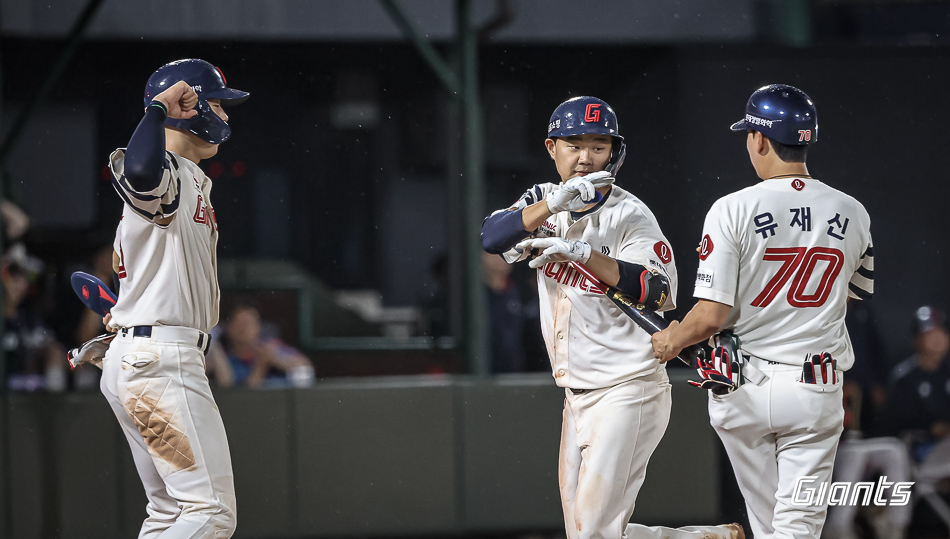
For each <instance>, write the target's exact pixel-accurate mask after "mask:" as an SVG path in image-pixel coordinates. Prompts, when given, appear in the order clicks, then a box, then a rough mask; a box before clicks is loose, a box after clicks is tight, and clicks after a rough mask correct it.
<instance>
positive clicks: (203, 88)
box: [145, 58, 251, 144]
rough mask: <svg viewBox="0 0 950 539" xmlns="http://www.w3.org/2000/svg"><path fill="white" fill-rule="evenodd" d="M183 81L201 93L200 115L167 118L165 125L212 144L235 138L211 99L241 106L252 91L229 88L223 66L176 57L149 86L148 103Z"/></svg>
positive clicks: (225, 104) (227, 104)
mask: <svg viewBox="0 0 950 539" xmlns="http://www.w3.org/2000/svg"><path fill="white" fill-rule="evenodd" d="M180 80H183V81H185V82H187V83H188V85H189V86H191V87H192V88H193V89H194V90H195V93H197V94H198V106H197V107H196V110H197V111H198V115H197V116H194V117H193V118H189V119H187V120H176V119H173V118H166V119H165V125H167V126H169V127H174V128H176V129H181V130H183V131H190V132H192V133H194V134H195V135H197V136H198V137H199V138H201V139H202V140H204V141H206V142H210V143H211V144H221V143H222V142H224V141H226V140H228V138H230V137H231V127H230V126H229V125H228V124H227V122H225V121H224V120H222V119H221V118H219V117H218V115H217V114H215V113H214V111H213V110H211V105H209V104H208V100H209V99H220V100H221V104H222V105H224V106H231V105H239V104H241V103H243V102H244V101H245V100H246V99H247V98H248V97H249V96H250V95H251V94H249V93H247V92H242V91H241V90H235V89H234V88H228V87H227V81H226V80H225V79H224V73H222V72H221V70H220V69H218V68H217V67H214V66H213V65H211V64H209V63H208V62H205V61H204V60H197V59H193V58H189V59H185V60H176V61H174V62H171V63H168V64H165V65H163V66H162V67H160V68H158V70H156V71H155V73H152V76H151V77H149V79H148V83H146V85H145V106H148V104H149V103H150V102H151V101H152V99H154V98H155V96H156V95H158V94H160V93H162V92H163V91H165V90H166V89H168V87H169V86H171V85H173V84H175V83H176V82H178V81H180Z"/></svg>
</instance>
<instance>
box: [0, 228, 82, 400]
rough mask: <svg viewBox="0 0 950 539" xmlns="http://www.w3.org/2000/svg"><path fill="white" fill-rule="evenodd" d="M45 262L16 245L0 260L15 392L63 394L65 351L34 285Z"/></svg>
mask: <svg viewBox="0 0 950 539" xmlns="http://www.w3.org/2000/svg"><path fill="white" fill-rule="evenodd" d="M42 271H43V262H42V261H40V260H39V259H38V258H36V257H33V256H31V255H30V254H29V253H27V251H26V248H25V247H24V246H23V244H21V243H17V244H14V245H13V246H12V247H10V249H9V250H7V252H6V253H4V255H3V257H2V259H0V275H2V280H3V287H4V290H5V295H4V303H3V309H4V319H5V323H6V326H5V328H6V329H5V333H4V337H3V347H4V350H5V351H6V358H7V359H6V367H7V387H8V388H9V389H11V390H14V391H37V390H43V389H47V390H49V391H63V390H65V389H66V385H67V374H66V372H67V364H66V361H65V359H64V358H65V357H66V351H65V349H64V348H63V346H62V345H61V344H60V343H59V342H58V341H57V340H56V338H55V336H54V334H53V331H52V330H51V329H49V327H48V326H47V325H46V323H45V322H44V321H43V318H42V317H41V316H40V313H39V309H38V308H37V306H36V301H35V298H34V297H33V293H34V288H35V287H34V284H35V283H36V280H37V278H38V277H39V275H40V273H41V272H42Z"/></svg>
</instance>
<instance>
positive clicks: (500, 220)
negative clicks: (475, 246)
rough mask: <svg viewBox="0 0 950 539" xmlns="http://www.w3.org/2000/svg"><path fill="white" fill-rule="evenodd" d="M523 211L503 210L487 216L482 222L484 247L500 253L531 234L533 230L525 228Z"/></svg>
mask: <svg viewBox="0 0 950 539" xmlns="http://www.w3.org/2000/svg"><path fill="white" fill-rule="evenodd" d="M522 211H523V210H521V209H519V210H514V211H501V212H498V213H496V214H495V215H489V216H488V217H486V218H485V220H484V221H483V222H482V238H481V239H482V249H484V250H485V251H486V252H488V253H490V254H493V255H498V254H501V253H504V252H505V251H507V250H508V249H511V248H512V247H513V246H514V245H515V244H516V243H518V242H519V241H521V240H523V239H525V238H527V237H528V236H530V235H531V232H528V231H527V230H525V229H524V222H523V221H522V217H521V212H522Z"/></svg>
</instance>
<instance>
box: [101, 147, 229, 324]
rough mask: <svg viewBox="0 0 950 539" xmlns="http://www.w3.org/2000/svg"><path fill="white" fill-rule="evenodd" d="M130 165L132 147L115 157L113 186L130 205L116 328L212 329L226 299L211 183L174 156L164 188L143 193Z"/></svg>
mask: <svg viewBox="0 0 950 539" xmlns="http://www.w3.org/2000/svg"><path fill="white" fill-rule="evenodd" d="M124 163H125V151H124V150H122V149H119V150H116V151H115V152H113V153H112V156H111V157H110V159H109V166H110V167H111V169H112V175H113V185H114V186H115V189H116V191H117V192H118V193H119V196H121V197H122V199H123V200H124V201H125V207H124V209H123V211H122V219H121V220H120V221H119V227H118V229H117V230H116V237H115V244H114V248H115V252H116V253H118V255H119V272H118V273H119V279H120V282H121V292H120V294H119V300H118V302H116V305H115V306H114V307H113V308H112V319H113V324H116V325H118V326H119V327H131V326H153V325H162V326H184V327H190V328H195V329H199V330H201V331H204V332H208V331H210V330H211V328H212V327H214V325H215V324H217V323H218V302H219V299H220V290H219V288H218V264H217V254H216V247H217V243H218V224H217V221H216V219H215V215H214V208H213V207H212V206H211V200H210V193H211V180H210V179H208V177H207V176H205V174H204V172H202V170H201V169H200V168H198V165H196V164H195V163H192V162H191V161H189V160H188V159H185V158H184V157H181V156H179V155H176V154H174V153H172V152H168V151H166V152H165V172H164V174H163V176H162V180H161V182H160V183H159V185H158V187H156V188H155V189H153V190H152V191H149V192H145V193H140V192H137V191H135V190H134V189H132V186H131V185H129V182H128V180H127V179H126V178H125V176H124V174H123V172H124ZM169 219H170V220H169Z"/></svg>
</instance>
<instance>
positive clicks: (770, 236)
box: [694, 177, 874, 370]
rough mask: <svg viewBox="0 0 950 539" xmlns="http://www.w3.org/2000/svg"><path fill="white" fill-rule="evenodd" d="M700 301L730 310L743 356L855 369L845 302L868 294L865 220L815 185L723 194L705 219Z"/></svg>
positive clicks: (799, 181) (766, 185)
mask: <svg viewBox="0 0 950 539" xmlns="http://www.w3.org/2000/svg"><path fill="white" fill-rule="evenodd" d="M699 258H700V262H699V270H698V271H697V274H696V288H695V293H694V295H695V296H696V297H697V298H702V299H707V300H712V301H716V302H719V303H724V304H726V305H729V306H731V307H732V311H731V313H730V315H729V319H728V321H727V322H726V324H725V326H724V327H725V328H733V330H734V331H735V333H736V335H738V336H739V339H740V341H741V346H742V350H743V351H744V352H745V353H747V354H751V355H753V356H757V357H759V358H762V359H766V360H770V361H776V362H779V363H784V364H788V365H796V366H801V365H802V363H803V361H804V360H805V355H806V354H820V353H822V352H829V353H831V355H832V357H834V358H835V359H837V361H838V368H839V369H841V370H847V369H849V368H850V367H851V365H852V364H853V363H854V353H853V351H852V348H851V340H850V338H849V336H848V329H847V327H845V322H844V318H845V313H846V310H847V298H848V297H849V296H850V297H854V298H862V297H869V296H870V295H871V294H872V293H873V291H874V280H873V279H874V274H873V271H874V254H873V250H872V242H871V232H870V217H869V216H868V213H867V211H866V210H865V209H864V206H862V205H861V203H860V202H858V201H857V200H855V199H854V198H852V197H850V196H848V195H846V194H844V193H842V192H841V191H838V190H836V189H833V188H831V187H829V186H827V185H825V184H823V183H821V182H820V181H818V180H815V179H811V178H795V177H788V178H775V179H770V180H766V181H763V182H760V183H758V184H756V185H754V186H752V187H748V188H746V189H743V190H741V191H738V192H736V193H732V194H730V195H727V196H725V197H723V198H721V199H719V200H717V201H716V203H715V204H713V206H712V208H711V209H710V210H709V213H708V214H707V216H706V223H705V226H704V229H703V239H702V243H701V244H700V253H699Z"/></svg>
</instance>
